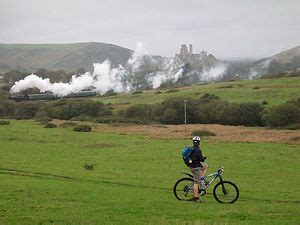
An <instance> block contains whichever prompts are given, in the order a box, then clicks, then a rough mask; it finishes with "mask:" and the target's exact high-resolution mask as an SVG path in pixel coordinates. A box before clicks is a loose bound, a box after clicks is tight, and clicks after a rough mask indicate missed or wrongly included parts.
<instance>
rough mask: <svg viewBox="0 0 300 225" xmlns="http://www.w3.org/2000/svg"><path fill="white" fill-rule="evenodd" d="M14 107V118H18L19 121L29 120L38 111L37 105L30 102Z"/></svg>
mask: <svg viewBox="0 0 300 225" xmlns="http://www.w3.org/2000/svg"><path fill="white" fill-rule="evenodd" d="M16 106H17V110H16V118H20V119H31V118H33V117H35V114H36V113H37V112H38V110H39V106H38V104H35V103H31V102H30V103H29V102H22V103H18V104H17V105H16Z"/></svg>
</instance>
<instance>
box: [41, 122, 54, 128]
mask: <svg viewBox="0 0 300 225" xmlns="http://www.w3.org/2000/svg"><path fill="white" fill-rule="evenodd" d="M56 127H57V126H56V125H55V124H54V123H47V124H45V126H44V128H56Z"/></svg>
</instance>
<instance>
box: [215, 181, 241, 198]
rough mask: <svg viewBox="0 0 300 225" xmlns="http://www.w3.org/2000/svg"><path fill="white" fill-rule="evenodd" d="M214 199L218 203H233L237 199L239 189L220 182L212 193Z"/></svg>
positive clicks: (228, 182) (228, 183) (230, 183)
mask: <svg viewBox="0 0 300 225" xmlns="http://www.w3.org/2000/svg"><path fill="white" fill-rule="evenodd" d="M213 194H214V197H215V199H216V200H217V202H220V203H234V202H235V201H236V200H237V199H238V198H239V188H238V187H237V186H236V185H235V184H234V183H232V182H230V181H220V182H219V183H217V184H216V186H215V187H214V191H213Z"/></svg>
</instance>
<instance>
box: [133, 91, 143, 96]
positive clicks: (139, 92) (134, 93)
mask: <svg viewBox="0 0 300 225" xmlns="http://www.w3.org/2000/svg"><path fill="white" fill-rule="evenodd" d="M142 93H143V92H142V91H134V92H132V94H133V95H137V94H142Z"/></svg>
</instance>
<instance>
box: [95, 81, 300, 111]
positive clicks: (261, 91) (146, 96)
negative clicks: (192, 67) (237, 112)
mask: <svg viewBox="0 0 300 225" xmlns="http://www.w3.org/2000/svg"><path fill="white" fill-rule="evenodd" d="M230 86H232V87H230ZM229 87H230V88H229ZM257 87H259V88H257ZM167 91H168V90H161V92H162V93H161V94H159V95H158V94H155V93H156V92H157V90H151V91H144V92H143V93H141V94H139V95H133V94H132V93H128V94H119V95H116V96H111V97H100V98H97V99H99V100H100V101H102V102H104V103H112V104H122V103H130V104H153V103H160V102H162V101H163V100H165V99H167V98H169V97H178V96H183V97H192V98H199V97H200V96H202V95H203V94H205V93H210V94H215V95H218V96H220V97H221V98H222V99H224V100H228V101H230V102H237V103H242V102H251V101H252V102H253V101H254V102H263V101H267V102H268V103H269V104H268V106H273V105H279V104H281V103H284V102H286V101H287V100H289V99H291V98H294V97H300V77H290V78H276V79H265V80H247V81H235V82H222V83H215V84H207V85H197V86H191V87H187V89H184V90H180V91H179V92H173V93H167Z"/></svg>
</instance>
